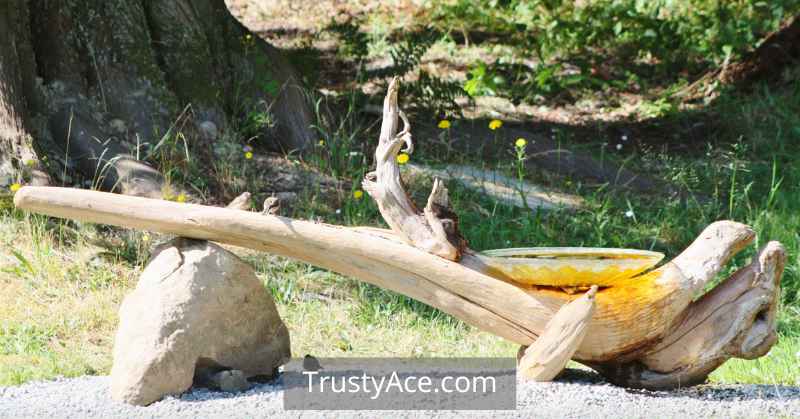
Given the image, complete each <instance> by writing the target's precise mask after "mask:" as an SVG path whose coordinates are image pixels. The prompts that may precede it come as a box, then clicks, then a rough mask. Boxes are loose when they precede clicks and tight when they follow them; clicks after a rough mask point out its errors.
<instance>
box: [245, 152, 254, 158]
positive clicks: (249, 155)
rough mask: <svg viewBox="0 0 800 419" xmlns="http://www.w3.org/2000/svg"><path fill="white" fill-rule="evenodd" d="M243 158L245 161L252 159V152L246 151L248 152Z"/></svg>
mask: <svg viewBox="0 0 800 419" xmlns="http://www.w3.org/2000/svg"><path fill="white" fill-rule="evenodd" d="M244 158H246V159H247V160H250V159H252V158H253V152H252V151H248V152H246V153H244Z"/></svg>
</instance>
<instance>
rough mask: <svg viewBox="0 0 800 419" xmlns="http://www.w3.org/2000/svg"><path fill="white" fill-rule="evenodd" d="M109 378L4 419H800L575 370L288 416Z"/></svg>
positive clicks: (792, 393)
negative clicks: (112, 386) (493, 391)
mask: <svg viewBox="0 0 800 419" xmlns="http://www.w3.org/2000/svg"><path fill="white" fill-rule="evenodd" d="M108 386H109V378H108V377H80V378H74V379H59V380H55V381H47V382H36V383H28V384H25V385H22V386H18V387H5V388H0V418H48V419H52V418H101V417H102V418H113V417H126V418H184V417H185V418H216V417H222V418H226V419H232V418H255V417H276V416H277V417H287V416H289V417H326V418H329V417H340V416H341V417H348V418H350V417H365V418H372V417H455V418H460V417H465V416H470V417H488V416H492V417H537V418H549V417H553V418H570V417H575V418H587V417H613V418H638V417H641V418H654V417H658V418H669V417H681V418H685V417H724V418H731V417H757V418H766V417H800V388H798V387H785V386H771V385H736V386H711V385H706V386H698V387H693V388H687V389H682V390H677V391H670V392H651V391H640V390H627V389H624V388H620V387H616V386H612V385H610V384H607V383H604V382H602V380H601V379H600V378H599V377H598V376H597V375H594V374H591V373H587V372H583V371H577V370H571V371H569V372H568V374H567V376H566V377H565V378H562V379H561V380H560V381H558V382H554V383H520V385H519V386H518V388H517V410H516V411H496V412H488V411H472V412H462V411H459V412H452V411H403V412H400V411H388V412H387V411H383V412H376V411H337V412H331V411H328V412H321V411H316V412H315V411H284V410H283V392H282V387H281V383H280V380H278V381H277V382H274V383H271V384H260V385H257V386H256V387H254V388H252V389H251V390H249V391H247V392H244V393H238V394H230V393H219V392H212V391H208V390H206V389H202V388H200V389H194V390H193V391H191V392H189V393H186V394H184V395H183V396H181V397H168V398H166V399H164V400H162V401H160V402H157V403H154V404H152V405H150V406H148V407H135V406H129V405H126V404H123V403H118V402H115V401H113V400H111V398H110V397H109V392H108Z"/></svg>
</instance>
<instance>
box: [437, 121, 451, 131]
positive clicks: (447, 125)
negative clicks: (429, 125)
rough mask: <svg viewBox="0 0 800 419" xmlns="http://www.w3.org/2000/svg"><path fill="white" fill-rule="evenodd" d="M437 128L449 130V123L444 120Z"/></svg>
mask: <svg viewBox="0 0 800 419" xmlns="http://www.w3.org/2000/svg"><path fill="white" fill-rule="evenodd" d="M439 128H441V129H448V128H450V121H448V120H446V119H442V120H441V121H439Z"/></svg>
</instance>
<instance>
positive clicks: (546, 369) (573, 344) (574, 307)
mask: <svg viewBox="0 0 800 419" xmlns="http://www.w3.org/2000/svg"><path fill="white" fill-rule="evenodd" d="M595 294H597V286H593V287H591V288H590V289H589V291H587V292H586V293H585V294H583V295H582V296H581V297H580V298H578V299H577V300H575V301H572V302H571V303H569V304H565V305H564V306H563V307H561V309H560V310H558V313H556V315H555V316H553V318H552V319H550V321H549V322H548V323H547V326H545V331H544V333H543V334H542V335H541V336H539V339H536V342H533V344H532V345H531V346H529V347H527V348H526V347H524V346H521V347H520V353H519V355H518V358H519V365H518V371H519V374H520V375H522V376H523V377H525V378H528V379H531V380H534V381H550V380H552V379H554V378H556V376H557V375H558V374H560V373H561V371H562V370H563V369H564V367H566V366H567V362H569V360H570V359H572V356H573V355H574V354H575V351H576V350H577V349H578V346H580V344H581V342H583V338H584V336H586V332H587V330H588V327H587V326H588V325H589V321H590V320H591V318H592V314H594V310H595V299H594V297H595Z"/></svg>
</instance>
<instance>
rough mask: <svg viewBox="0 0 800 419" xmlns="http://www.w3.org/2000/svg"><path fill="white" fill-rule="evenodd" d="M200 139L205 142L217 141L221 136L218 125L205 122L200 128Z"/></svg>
mask: <svg viewBox="0 0 800 419" xmlns="http://www.w3.org/2000/svg"><path fill="white" fill-rule="evenodd" d="M198 129H199V131H200V137H201V138H202V139H204V140H209V141H210V140H215V139H216V138H217V137H218V136H219V130H218V129H217V125H216V124H215V123H213V122H211V121H203V122H201V123H200V125H199V126H198Z"/></svg>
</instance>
